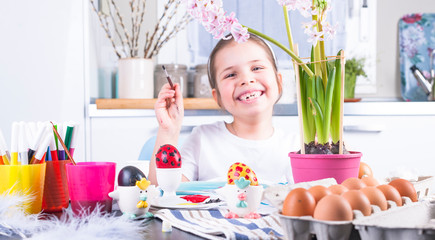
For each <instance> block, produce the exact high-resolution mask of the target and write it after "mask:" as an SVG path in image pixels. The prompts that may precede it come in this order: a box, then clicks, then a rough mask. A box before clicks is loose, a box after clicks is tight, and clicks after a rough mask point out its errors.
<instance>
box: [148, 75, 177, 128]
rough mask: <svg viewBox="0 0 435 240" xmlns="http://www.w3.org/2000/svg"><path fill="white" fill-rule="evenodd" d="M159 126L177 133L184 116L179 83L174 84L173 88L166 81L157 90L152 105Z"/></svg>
mask: <svg viewBox="0 0 435 240" xmlns="http://www.w3.org/2000/svg"><path fill="white" fill-rule="evenodd" d="M154 110H155V112H156V117H157V121H158V122H159V128H160V130H162V131H165V132H168V133H170V134H179V132H180V129H181V124H182V122H183V116H184V105H183V96H182V94H181V90H180V85H179V84H178V83H176V84H174V90H173V89H171V86H170V85H169V84H168V83H166V84H165V85H163V87H162V89H161V90H160V92H159V95H158V98H157V101H156V103H155V105H154Z"/></svg>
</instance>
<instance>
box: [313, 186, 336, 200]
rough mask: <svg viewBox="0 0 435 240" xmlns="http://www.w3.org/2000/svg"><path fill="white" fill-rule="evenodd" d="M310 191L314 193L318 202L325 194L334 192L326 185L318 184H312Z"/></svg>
mask: <svg viewBox="0 0 435 240" xmlns="http://www.w3.org/2000/svg"><path fill="white" fill-rule="evenodd" d="M308 192H310V193H311V195H313V197H314V199H316V203H317V202H319V200H320V199H322V198H323V197H324V196H326V195H329V194H332V192H331V191H330V190H329V189H328V188H327V187H325V186H322V185H316V186H312V187H310V188H309V189H308Z"/></svg>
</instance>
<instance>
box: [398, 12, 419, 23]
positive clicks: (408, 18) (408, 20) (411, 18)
mask: <svg viewBox="0 0 435 240" xmlns="http://www.w3.org/2000/svg"><path fill="white" fill-rule="evenodd" d="M421 17H422V16H421V14H419V13H416V14H408V15H405V16H403V17H402V19H403V21H404V22H406V23H415V22H418V21H420V20H421Z"/></svg>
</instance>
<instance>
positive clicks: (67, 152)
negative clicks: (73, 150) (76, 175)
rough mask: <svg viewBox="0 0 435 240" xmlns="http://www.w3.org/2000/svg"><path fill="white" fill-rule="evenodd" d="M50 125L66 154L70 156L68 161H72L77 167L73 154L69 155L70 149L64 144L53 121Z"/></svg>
mask: <svg viewBox="0 0 435 240" xmlns="http://www.w3.org/2000/svg"><path fill="white" fill-rule="evenodd" d="M50 123H51V125H52V126H53V131H54V134H56V136H57V138H58V139H59V142H60V144H61V145H62V146H63V148H64V150H65V152H66V155H68V159H70V160H71V162H72V164H74V165H76V162H75V161H74V159H73V158H72V156H71V154H70V153H69V151H68V148H67V147H66V146H65V143H64V142H63V140H62V138H61V137H60V135H59V133H58V132H57V129H56V128H55V127H54V124H53V123H52V122H51V121H50Z"/></svg>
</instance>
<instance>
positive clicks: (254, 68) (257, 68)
mask: <svg viewBox="0 0 435 240" xmlns="http://www.w3.org/2000/svg"><path fill="white" fill-rule="evenodd" d="M261 69H263V68H262V67H253V68H252V71H258V70H261Z"/></svg>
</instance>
